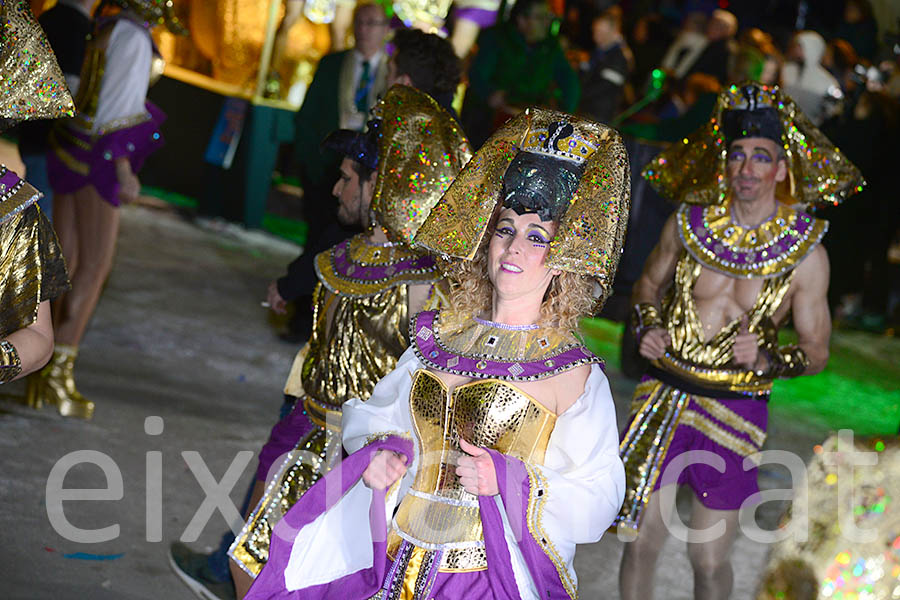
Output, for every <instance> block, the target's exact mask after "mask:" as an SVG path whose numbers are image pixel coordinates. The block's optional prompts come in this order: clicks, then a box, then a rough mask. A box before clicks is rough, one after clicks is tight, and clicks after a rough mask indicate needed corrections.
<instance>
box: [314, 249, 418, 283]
mask: <svg viewBox="0 0 900 600" xmlns="http://www.w3.org/2000/svg"><path fill="white" fill-rule="evenodd" d="M349 245H350V240H349V239H348V240H344V241H343V242H341V243H340V244H338V245H337V246H336V247H335V249H334V251H333V252H332V253H331V265H332V267H333V268H334V272H335V274H336V275H338V276H340V277H345V278H347V279H351V280H356V281H361V282H365V283H378V282H380V281H384V280H385V279H389V278H391V277H395V276H397V275H401V274H403V273H406V272H409V271H418V272H420V273H421V272H427V271H431V270H433V269H434V268H435V267H436V264H435V262H434V258H433V257H432V256H431V255H430V254H423V255H421V256H413V257H410V258H405V259H403V260H401V261H398V262H395V263H391V264H388V265H360V264H358V263H354V262H352V261H351V260H350V258H349V256H348V254H349V253H348V252H347V248H348V246H349Z"/></svg>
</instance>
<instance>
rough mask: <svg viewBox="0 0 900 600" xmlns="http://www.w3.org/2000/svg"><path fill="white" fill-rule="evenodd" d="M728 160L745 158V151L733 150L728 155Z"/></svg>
mask: <svg viewBox="0 0 900 600" xmlns="http://www.w3.org/2000/svg"><path fill="white" fill-rule="evenodd" d="M728 160H744V153H743V152H732V153H731V154H729V155H728Z"/></svg>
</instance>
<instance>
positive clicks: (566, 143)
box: [522, 120, 597, 164]
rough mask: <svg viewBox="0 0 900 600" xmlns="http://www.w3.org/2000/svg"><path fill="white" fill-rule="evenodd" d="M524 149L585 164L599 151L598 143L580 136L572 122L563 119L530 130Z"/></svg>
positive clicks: (524, 142)
mask: <svg viewBox="0 0 900 600" xmlns="http://www.w3.org/2000/svg"><path fill="white" fill-rule="evenodd" d="M522 150H523V151H525V152H533V153H535V154H542V155H545V156H552V157H553V158H560V159H563V160H570V161H572V162H575V163H578V164H583V163H584V161H586V160H587V159H588V157H589V156H590V155H591V154H593V153H594V152H596V151H597V145H596V144H594V143H592V142H591V141H590V140H589V139H586V138H585V137H582V136H579V135H578V134H577V133H576V132H575V128H574V127H573V126H572V124H571V123H569V122H568V121H565V120H563V121H555V122H553V123H550V124H549V125H548V126H547V127H546V128H544V129H536V130H534V131H531V132H529V133H528V135H527V136H526V137H525V139H524V140H523V142H522Z"/></svg>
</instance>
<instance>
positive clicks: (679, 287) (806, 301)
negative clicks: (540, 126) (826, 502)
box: [618, 84, 862, 600]
mask: <svg viewBox="0 0 900 600" xmlns="http://www.w3.org/2000/svg"><path fill="white" fill-rule="evenodd" d="M811 149H815V151H812V150H811ZM644 176H645V177H646V178H647V179H649V180H650V182H651V183H652V184H653V185H654V186H655V187H656V188H657V190H658V191H659V192H660V193H661V194H662V195H664V196H667V197H669V198H671V199H674V200H677V201H679V202H681V203H682V205H681V206H680V208H679V209H678V210H677V211H676V212H675V214H674V215H673V216H672V217H671V218H670V219H669V220H668V222H667V223H666V225H665V227H664V229H663V232H662V237H661V239H660V241H659V244H658V245H657V246H656V248H655V249H654V250H653V253H652V254H651V255H650V258H649V259H648V261H647V264H646V265H645V267H644V273H643V275H642V276H641V278H640V280H639V281H638V283H637V284H636V286H635V290H634V295H633V301H634V303H635V307H634V317H635V319H634V321H635V329H636V339H637V340H638V345H639V352H640V354H641V355H642V356H643V357H644V358H646V359H647V360H649V361H650V364H649V366H648V368H647V371H646V375H645V377H644V378H643V379H642V381H641V383H640V384H639V385H638V387H637V389H636V390H635V395H634V400H633V401H632V415H631V421H630V424H629V426H628V428H627V430H626V431H625V433H624V435H623V436H622V442H621V444H620V454H621V456H622V460H623V462H624V464H625V470H626V484H627V490H626V496H625V503H624V506H623V507H622V511H621V512H620V514H619V518H618V521H619V528H620V533H625V532H627V531H631V532H632V533H637V530H638V527H640V531H639V533H638V534H637V539H636V540H634V541H632V542H630V543H628V544H626V546H625V552H624V555H623V558H622V568H621V571H620V586H621V592H622V597H623V598H624V599H625V600H631V599H634V598H641V599H646V598H650V597H652V591H653V578H652V577H648V576H647V572H648V568H649V569H650V570H651V572H652V568H653V565H654V564H655V561H656V558H657V556H658V554H659V550H660V549H661V548H662V546H663V542H664V541H665V538H666V537H667V535H668V530H667V525H666V522H665V518H664V516H663V514H664V513H666V511H668V510H669V509H671V508H672V506H671V503H672V502H674V491H673V490H674V488H673V487H672V485H673V484H675V485H687V486H689V487H690V488H691V489H692V491H693V492H694V495H695V497H694V499H693V506H692V512H691V520H690V530H689V533H688V540H687V541H688V555H689V558H690V561H691V565H692V567H693V570H694V595H695V597H696V598H703V599H706V598H727V597H728V596H729V594H730V592H731V587H732V580H733V575H732V569H731V564H730V559H729V555H730V550H731V547H732V544H733V542H734V540H735V537H736V534H737V531H738V509H739V508H741V506H742V505H743V504H744V503H745V501H751V502H752V499H751V497H752V496H753V495H754V494H756V493H757V492H758V491H759V487H758V485H757V481H756V478H757V469H756V467H755V462H754V455H756V453H757V452H759V450H760V448H761V447H762V445H763V442H764V441H765V437H766V424H767V413H768V410H767V407H766V401H767V399H768V397H769V392H770V390H771V387H772V381H773V380H774V379H776V378H787V377H797V376H800V375H809V374H813V373H818V372H819V371H821V370H822V369H823V368H824V367H825V363H826V362H827V360H828V340H829V337H830V334H831V321H830V315H829V312H828V304H827V301H826V291H827V289H828V279H829V275H828V257H827V255H826V252H825V249H824V248H823V247H822V246H821V245H820V241H821V239H822V237H823V236H824V234H825V232H826V230H827V228H828V223H827V222H826V221H823V220H820V219H816V218H814V217H812V216H810V215H808V214H806V213H805V212H802V211H801V210H800V209H799V208H798V207H797V205H799V206H803V205H814V204H817V203H832V204H834V203H838V202H840V201H841V200H842V199H844V198H845V197H847V196H849V195H850V194H852V193H854V192H855V191H857V190H858V189H859V186H860V185H861V184H862V178H861V176H860V174H859V171H858V170H857V169H856V168H855V167H854V166H853V165H852V164H850V163H849V161H847V160H846V158H845V157H843V155H841V154H840V153H839V151H838V150H837V149H836V148H835V147H834V146H833V145H832V144H831V143H830V142H829V141H828V140H827V139H826V138H825V136H824V135H822V134H821V133H820V132H819V131H818V130H817V129H816V128H815V127H814V126H813V125H812V124H811V123H810V122H809V120H808V119H807V118H806V117H805V116H804V115H803V114H802V113H801V112H800V111H799V110H798V109H797V108H796V106H795V105H794V102H793V101H792V100H791V99H790V98H789V97H787V96H786V95H784V94H782V93H781V91H780V90H779V89H778V88H777V87H763V86H760V85H757V84H752V85H748V86H745V87H743V88H739V87H737V86H733V87H732V88H730V89H729V90H728V91H726V92H723V93H722V94H721V95H720V96H719V100H718V104H717V107H716V109H715V112H714V114H713V118H712V119H711V121H710V122H709V123H708V124H707V125H705V126H704V127H703V128H701V129H700V130H699V131H698V132H696V133H694V134H693V135H692V136H689V138H688V139H686V140H685V143H684V144H681V143H678V144H676V145H675V147H674V148H673V149H670V150H668V151H665V152H663V153H662V154H660V155H659V156H658V157H657V158H656V159H654V160H653V161H652V162H651V163H650V165H649V166H648V167H647V169H645V171H644ZM789 314H790V315H791V316H792V319H793V325H794V330H795V331H796V333H797V338H798V343H797V344H796V345H790V346H780V345H779V343H778V336H777V333H778V328H779V327H780V326H782V325H784V324H785V322H786V321H787V318H788V316H789ZM689 451H701V452H700V453H699V454H698V453H696V452H694V453H693V454H686V453H688V452H689ZM667 486H668V487H667ZM667 492H669V493H667ZM661 495H662V496H663V498H668V500H661ZM711 532H715V535H709V534H710V533H711ZM701 536H702V539H701Z"/></svg>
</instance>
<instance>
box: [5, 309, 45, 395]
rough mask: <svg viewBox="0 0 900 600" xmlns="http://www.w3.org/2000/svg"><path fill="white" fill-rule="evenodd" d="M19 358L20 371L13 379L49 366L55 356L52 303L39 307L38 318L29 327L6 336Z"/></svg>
mask: <svg viewBox="0 0 900 600" xmlns="http://www.w3.org/2000/svg"><path fill="white" fill-rule="evenodd" d="M5 341H7V342H9V343H10V344H12V346H13V347H14V348H15V349H16V353H17V354H18V356H19V364H20V366H21V371H19V372H18V373H17V374H16V376H15V377H14V378H13V379H19V378H20V377H24V376H25V375H28V374H29V373H31V372H33V371H36V370H38V369H39V368H41V367H43V366H44V365H45V364H47V361H48V360H50V356H51V355H52V354H53V322H52V319H51V318H50V301H49V300H45V301H43V302H41V303H40V304H39V305H38V312H37V318H35V320H34V322H33V323H32V324H31V325H29V326H28V327H23V328H22V329H19V330H18V331H14V332H12V333H11V334H9V335H8V336H6V339H5Z"/></svg>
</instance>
